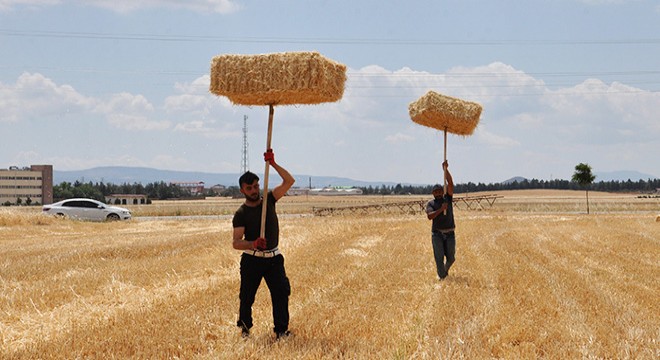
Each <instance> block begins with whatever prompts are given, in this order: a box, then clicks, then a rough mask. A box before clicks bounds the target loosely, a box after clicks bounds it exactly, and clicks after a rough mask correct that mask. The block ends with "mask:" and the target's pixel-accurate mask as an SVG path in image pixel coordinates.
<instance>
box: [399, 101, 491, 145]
mask: <svg viewBox="0 0 660 360" xmlns="http://www.w3.org/2000/svg"><path fill="white" fill-rule="evenodd" d="M408 112H409V113H410V118H411V119H412V121H414V122H416V123H418V124H420V125H424V126H428V127H432V128H435V129H438V130H445V129H447V131H448V132H450V133H452V134H457V135H471V134H472V132H474V129H475V128H476V127H477V124H478V123H479V116H481V105H479V104H477V103H475V102H470V101H465V100H461V99H457V98H453V97H450V96H446V95H442V94H438V93H437V92H435V91H429V92H427V93H426V94H425V95H424V96H422V97H421V98H419V99H418V100H417V101H414V102H412V103H410V105H408Z"/></svg>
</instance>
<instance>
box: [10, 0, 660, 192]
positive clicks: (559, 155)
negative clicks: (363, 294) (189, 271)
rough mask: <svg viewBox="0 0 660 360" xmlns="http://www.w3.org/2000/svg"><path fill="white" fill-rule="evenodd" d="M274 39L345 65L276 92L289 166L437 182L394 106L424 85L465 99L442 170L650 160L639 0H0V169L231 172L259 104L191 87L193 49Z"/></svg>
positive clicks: (651, 36) (526, 169)
mask: <svg viewBox="0 0 660 360" xmlns="http://www.w3.org/2000/svg"><path fill="white" fill-rule="evenodd" d="M284 51H318V52H320V53H321V54H323V55H324V56H326V57H328V58H330V59H333V60H335V61H338V62H341V63H343V64H346V66H347V67H348V81H347V83H346V89H345V92H344V97H343V98H342V100H341V101H339V102H337V103H331V104H319V105H313V106H281V107H276V109H275V120H274V132H273V140H272V144H273V148H274V150H275V154H276V159H277V161H278V162H279V163H281V164H282V165H283V166H285V167H286V168H287V169H289V170H290V171H291V172H292V173H294V174H301V175H302V174H304V175H312V176H314V175H317V176H321V175H324V176H341V177H349V178H353V179H358V180H366V181H394V182H409V183H420V184H428V183H435V182H438V181H440V180H441V179H442V174H441V171H440V170H441V167H440V163H441V161H442V158H443V143H442V134H441V133H440V132H438V131H437V130H433V129H430V128H425V127H423V126H420V125H417V124H414V123H413V122H412V121H411V120H410V117H409V115H408V104H409V103H410V102H412V101H415V100H416V99H418V98H419V97H420V96H422V95H423V94H425V93H426V92H427V91H428V90H434V91H437V92H440V93H443V94H446V95H450V96H454V97H459V98H462V99H465V100H470V101H476V102H479V103H480V104H482V106H483V109H484V110H483V113H482V116H481V120H480V123H479V126H478V128H477V129H476V131H475V133H474V134H473V135H472V136H469V137H459V136H453V135H449V139H448V146H447V148H448V159H449V161H450V167H451V169H452V172H453V174H454V178H455V181H456V182H468V181H472V182H498V181H502V180H506V179H508V178H510V177H513V176H524V177H527V178H537V179H551V178H555V179H556V178H563V179H569V178H570V176H571V175H572V173H573V170H574V167H575V165H576V164H577V163H580V162H586V163H589V164H590V165H591V166H592V168H593V170H594V171H596V172H609V171H619V170H636V171H640V172H643V173H647V174H651V175H654V176H660V159H659V158H658V154H660V140H659V139H660V115H658V109H659V108H660V1H648V0H552V1H551V0H548V1H542V0H530V1H507V0H501V1H470V0H460V1H459V0H456V1H389V2H384V1H382V0H381V1H356V0H353V1H343V0H335V1H315V0H309V1H302V0H299V1H293V0H291V1H277V0H273V1H231V0H191V1H177V0H162V1H161V0H146V1H132V0H131V1H128V0H113V1H108V0H85V1H82V0H79V1H78V0H71V1H65V0H0V53H1V54H2V56H1V57H0V128H1V129H2V136H1V137H0V139H1V142H2V146H1V147H0V168H6V167H9V166H12V165H17V166H26V165H30V164H53V165H54V167H55V169H57V170H80V169H87V168H92V167H97V166H112V165H128V166H145V167H153V168H158V169H168V170H186V171H207V172H218V173H237V172H239V171H240V164H241V150H242V127H243V116H244V115H246V116H248V129H249V130H248V141H249V150H250V154H249V162H250V169H251V170H253V171H255V172H262V171H263V160H262V156H261V153H263V151H264V149H265V144H266V132H267V129H266V125H267V119H268V109H267V108H266V107H244V106H234V105H232V104H231V103H230V102H229V101H228V100H227V99H226V98H220V97H217V96H214V95H211V94H210V93H209V92H208V84H209V66H210V61H211V58H212V57H213V56H215V55H221V54H259V53H269V52H284ZM165 180H166V179H165ZM191 180H194V179H191ZM303 182H304V181H303Z"/></svg>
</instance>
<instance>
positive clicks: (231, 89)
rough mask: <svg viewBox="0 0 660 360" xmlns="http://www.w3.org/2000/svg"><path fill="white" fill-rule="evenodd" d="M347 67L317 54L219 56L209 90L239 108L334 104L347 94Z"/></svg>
mask: <svg viewBox="0 0 660 360" xmlns="http://www.w3.org/2000/svg"><path fill="white" fill-rule="evenodd" d="M345 82H346V66H345V65H343V64H340V63H337V62H335V61H333V60H330V59H327V58H325V57H323V56H322V55H320V54H319V53H317V52H285V53H272V54H261V55H219V56H216V57H214V58H213V61H212V63H211V85H210V88H209V90H210V91H211V92H212V93H213V94H216V95H220V96H226V97H228V98H229V100H230V101H231V102H232V103H234V104H237V105H292V104H318V103H323V102H334V101H338V100H339V99H341V97H342V96H343V94H344V83H345Z"/></svg>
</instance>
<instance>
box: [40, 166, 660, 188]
mask: <svg viewBox="0 0 660 360" xmlns="http://www.w3.org/2000/svg"><path fill="white" fill-rule="evenodd" d="M257 175H259V176H261V177H263V174H261V173H257ZM594 175H596V180H595V182H600V181H627V180H628V179H630V180H631V181H638V180H648V179H657V177H656V176H653V175H649V174H644V173H641V172H638V171H630V170H625V171H611V172H594ZM239 176H240V174H238V173H211V172H202V171H177V170H161V169H154V168H148V167H129V166H101V167H94V168H90V169H85V170H54V171H53V183H54V184H59V183H62V182H65V181H66V182H71V183H73V182H76V181H80V182H90V181H91V182H104V183H113V184H117V185H119V184H126V183H127V184H134V183H141V184H143V185H146V184H148V183H155V182H161V181H162V182H181V181H202V182H204V184H205V186H206V187H211V186H213V185H217V184H219V185H224V186H238V177H239ZM294 177H295V178H296V186H298V187H308V186H309V185H310V180H311V185H312V187H315V188H318V187H325V186H356V187H369V186H371V187H380V186H382V185H385V186H395V185H397V184H401V185H404V186H406V185H413V186H425V185H430V184H431V183H429V184H413V183H400V182H393V181H364V180H355V179H351V178H345V177H337V176H313V175H303V174H294ZM525 180H529V179H527V178H525V177H523V176H515V177H512V178H510V179H508V180H504V181H502V182H501V183H504V184H509V183H512V182H513V181H518V182H522V181H525ZM269 181H278V178H277V174H273V173H272V172H271V175H270V179H269Z"/></svg>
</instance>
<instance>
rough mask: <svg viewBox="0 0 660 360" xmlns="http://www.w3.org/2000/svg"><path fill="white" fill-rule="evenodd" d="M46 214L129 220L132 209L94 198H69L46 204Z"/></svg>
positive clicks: (87, 218) (98, 219) (43, 208)
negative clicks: (107, 203) (108, 203)
mask: <svg viewBox="0 0 660 360" xmlns="http://www.w3.org/2000/svg"><path fill="white" fill-rule="evenodd" d="M41 210H42V211H43V213H44V214H49V215H56V216H62V217H69V218H72V219H78V220H90V221H106V220H109V221H114V220H129V219H130V218H131V211H130V210H128V209H125V208H122V207H117V206H111V205H106V204H104V203H102V202H100V201H96V200H93V199H67V200H62V201H59V202H56V203H54V204H50V205H44V206H43V207H42V208H41Z"/></svg>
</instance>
